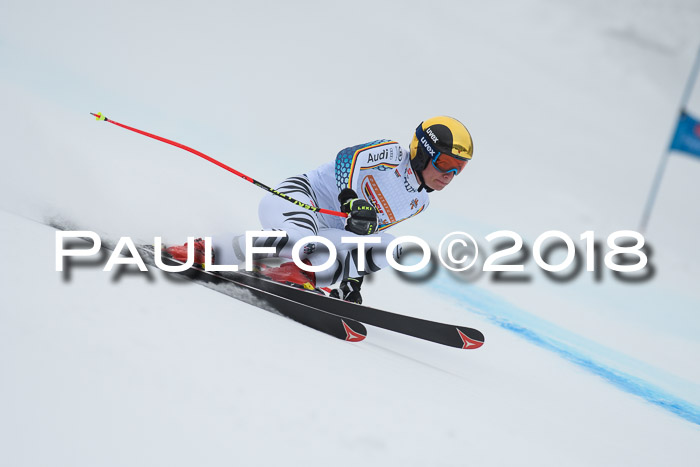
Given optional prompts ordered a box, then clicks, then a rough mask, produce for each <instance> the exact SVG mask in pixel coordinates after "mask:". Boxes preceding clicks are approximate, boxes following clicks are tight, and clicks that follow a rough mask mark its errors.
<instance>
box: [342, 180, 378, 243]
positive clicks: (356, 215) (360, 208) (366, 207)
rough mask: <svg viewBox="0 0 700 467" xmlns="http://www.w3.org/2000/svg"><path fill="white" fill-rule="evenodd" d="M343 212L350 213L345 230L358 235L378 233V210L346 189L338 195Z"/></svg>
mask: <svg viewBox="0 0 700 467" xmlns="http://www.w3.org/2000/svg"><path fill="white" fill-rule="evenodd" d="M338 201H340V210H341V212H347V213H348V219H347V222H346V223H345V230H347V231H348V232H352V233H355V234H357V235H370V234H373V233H374V232H376V231H377V209H376V208H375V207H374V206H372V205H371V204H370V203H368V202H367V201H365V200H364V199H359V198H358V197H357V193H355V192H354V191H353V190H351V189H350V188H345V189H344V190H343V191H341V192H340V195H338Z"/></svg>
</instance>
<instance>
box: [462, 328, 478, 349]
mask: <svg viewBox="0 0 700 467" xmlns="http://www.w3.org/2000/svg"><path fill="white" fill-rule="evenodd" d="M457 332H458V333H459V337H461V338H462V342H464V345H462V348H463V349H478V348H479V347H481V346H482V345H484V343H483V342H482V341H477V340H474V339H470V338H469V337H467V335H466V334H464V333H463V332H462V331H460V330H459V329H457Z"/></svg>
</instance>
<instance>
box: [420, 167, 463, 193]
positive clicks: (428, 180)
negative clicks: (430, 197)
mask: <svg viewBox="0 0 700 467" xmlns="http://www.w3.org/2000/svg"><path fill="white" fill-rule="evenodd" d="M453 178H455V174H454V172H449V173H442V172H440V171H439V170H437V169H436V168H435V167H433V164H430V163H428V166H427V167H426V168H425V169H423V181H424V182H425V184H426V185H427V187H428V188H432V189H433V190H435V191H440V190H442V189H443V188H445V187H446V186H447V185H449V184H450V182H451V181H452V179H453Z"/></svg>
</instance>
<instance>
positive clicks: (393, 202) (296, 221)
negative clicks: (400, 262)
mask: <svg viewBox="0 0 700 467" xmlns="http://www.w3.org/2000/svg"><path fill="white" fill-rule="evenodd" d="M419 186H420V181H419V180H418V177H417V176H416V174H415V173H414V171H413V169H412V168H411V163H410V155H409V152H408V151H406V149H404V148H402V147H401V145H399V144H398V143H397V142H395V141H390V140H378V141H372V142H370V143H367V144H360V145H357V146H353V147H349V148H346V149H343V150H342V151H340V152H339V153H338V155H337V156H336V158H335V160H334V161H332V162H329V163H328V164H324V165H322V166H321V167H319V168H317V169H315V170H312V171H309V172H306V173H305V174H301V175H297V176H293V177H289V178H287V179H285V180H284V181H282V182H281V183H280V184H279V185H277V187H276V190H278V191H280V192H282V193H284V194H287V195H289V196H290V197H292V198H294V199H296V200H298V201H300V202H302V203H305V204H309V205H311V206H316V207H320V208H325V209H330V210H334V211H340V202H339V201H338V195H339V194H340V192H341V190H343V189H344V188H351V189H352V190H354V191H355V192H356V193H357V195H358V197H359V198H362V199H365V200H367V201H368V202H370V203H372V205H374V207H375V208H376V209H377V220H378V232H377V234H375V236H376V237H379V238H380V239H381V243H378V244H369V245H367V246H366V247H365V258H366V266H365V269H364V270H363V271H358V266H357V262H358V251H357V244H352V243H342V242H341V238H342V237H353V236H356V237H359V236H358V235H356V234H354V233H351V232H348V231H346V230H345V218H342V217H338V216H333V215H330V214H321V213H317V212H313V211H309V210H305V209H303V208H300V207H298V206H296V205H295V204H293V203H290V202H289V201H287V200H285V199H283V198H280V197H279V196H275V195H273V194H269V195H267V196H265V197H264V198H263V199H262V201H261V202H260V205H259V209H258V216H259V218H260V223H261V224H262V227H263V229H264V230H284V231H285V232H286V236H284V237H278V238H273V237H270V238H259V239H257V240H256V241H255V243H254V245H255V246H268V247H269V246H274V247H275V248H276V253H275V255H274V256H279V257H283V258H291V257H292V247H293V246H294V244H295V243H297V242H298V241H299V240H300V239H302V238H304V237H308V236H313V235H318V236H322V237H325V238H327V239H328V240H330V241H331V242H332V243H333V244H334V245H335V247H336V250H337V259H336V261H335V264H333V265H332V266H331V267H330V268H328V269H326V270H325V271H321V272H317V273H316V286H317V287H326V286H329V285H331V284H334V283H336V282H338V281H340V280H343V279H347V278H349V277H360V276H362V275H364V274H368V273H371V272H375V271H378V270H379V269H382V268H384V267H386V266H388V265H389V263H388V260H387V259H386V249H387V246H388V244H389V243H390V242H391V240H393V239H394V237H393V236H392V235H390V234H388V233H386V230H388V229H389V228H391V227H392V226H394V225H396V224H398V223H399V222H402V221H404V220H406V219H408V218H410V217H413V216H415V215H417V214H419V213H421V212H423V211H424V210H425V209H426V208H427V207H428V203H429V200H428V193H427V192H426V191H425V190H421V191H419V190H418V187H419ZM243 244H244V236H237V237H228V238H226V237H225V236H222V237H215V238H214V248H215V251H216V255H217V262H221V263H222V264H234V263H236V262H239V261H243V259H244V258H243V257H242V256H241V255H242V248H243ZM231 246H234V248H231ZM300 251H301V254H300V256H301V258H302V259H306V260H308V261H309V262H310V263H311V264H312V265H314V266H316V265H321V264H324V263H326V261H327V259H328V255H329V252H328V249H327V248H325V247H324V246H323V245H322V244H320V243H308V244H306V245H304V247H303V248H302V249H301V250H300ZM234 252H235V253H234ZM234 254H235V256H234ZM392 255H393V257H394V259H398V255H399V252H398V250H397V249H394V251H393V252H392ZM236 259H237V260H238V261H236ZM221 260H223V261H221Z"/></svg>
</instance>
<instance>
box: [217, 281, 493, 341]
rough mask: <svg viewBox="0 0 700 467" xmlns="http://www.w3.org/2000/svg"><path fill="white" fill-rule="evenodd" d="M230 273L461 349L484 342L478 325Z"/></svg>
mask: <svg viewBox="0 0 700 467" xmlns="http://www.w3.org/2000/svg"><path fill="white" fill-rule="evenodd" d="M217 274H221V275H225V276H226V277H236V280H238V281H239V282H241V283H245V284H249V285H254V286H255V287H258V288H260V289H261V290H266V291H268V292H271V293H274V294H276V295H283V296H285V297H287V298H290V299H292V300H294V301H295V302H297V303H303V304H305V305H308V306H312V307H315V308H319V309H322V310H326V311H329V312H331V313H333V314H335V315H338V316H342V317H344V318H349V319H354V320H357V321H360V322H362V323H364V324H369V325H371V326H376V327H379V328H382V329H387V330H389V331H393V332H397V333H400V334H405V335H407V336H411V337H415V338H418V339H422V340H426V341H430V342H434V343H436V344H442V345H446V346H449V347H455V348H458V349H468V350H472V349H478V348H479V347H481V346H482V345H484V341H485V338H484V334H483V333H482V332H481V331H479V330H478V329H474V328H471V327H466V326H458V325H453V324H445V323H440V322H437V321H430V320H427V319H422V318H414V317H412V316H406V315H400V314H397V313H391V312H389V311H384V310H379V309H377V308H371V307H368V306H365V305H358V304H356V303H350V302H346V301H343V300H340V299H337V298H332V297H329V296H326V295H321V294H318V293H314V292H311V291H307V290H303V289H298V288H295V287H291V286H288V285H286V284H280V283H278V282H274V281H271V280H268V279H266V278H263V277H260V276H257V275H253V274H250V273H245V272H237V273H232V272H226V273H217Z"/></svg>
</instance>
